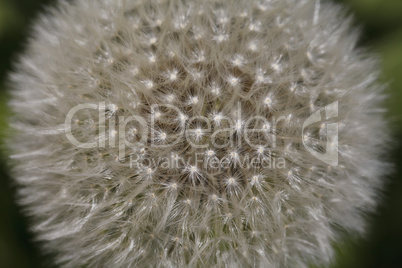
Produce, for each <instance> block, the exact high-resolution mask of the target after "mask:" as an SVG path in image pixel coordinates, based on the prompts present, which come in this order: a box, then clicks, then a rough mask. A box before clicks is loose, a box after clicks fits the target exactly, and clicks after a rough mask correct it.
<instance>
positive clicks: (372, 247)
mask: <svg viewBox="0 0 402 268" xmlns="http://www.w3.org/2000/svg"><path fill="white" fill-rule="evenodd" d="M337 2H342V3H343V4H344V5H345V6H346V7H347V8H348V11H349V12H350V13H351V14H354V17H355V24H356V26H358V27H361V28H362V33H363V34H362V36H361V39H360V40H361V41H360V45H361V46H365V47H367V48H369V50H370V51H372V52H375V53H377V54H378V55H379V56H380V57H381V58H382V63H383V73H382V78H381V79H382V81H384V82H386V83H388V84H389V87H388V89H387V93H388V95H389V98H388V101H387V103H386V105H387V108H388V110H389V112H388V118H389V122H390V125H391V127H392V131H393V136H394V137H395V141H396V143H395V145H394V146H393V151H392V152H391V154H390V159H391V161H392V162H393V163H395V167H396V168H395V171H394V172H393V174H392V175H391V176H389V178H388V180H389V181H388V184H387V187H386V189H385V193H384V199H383V202H382V204H381V205H380V208H379V210H378V213H377V214H375V215H373V216H372V225H371V228H370V229H369V232H368V236H367V237H366V238H361V239H354V238H350V239H347V240H346V241H345V243H343V244H341V245H337V246H336V248H337V257H336V263H335V264H334V265H333V267H334V268H335V267H339V268H340V267H342V268H349V267H350V268H351V267H356V268H360V267H361V268H370V267H373V268H397V267H402V0H338V1H337ZM52 3H54V1H52V0H0V140H2V138H3V137H4V129H5V126H6V123H5V121H6V120H5V118H6V116H7V108H6V101H7V94H6V84H5V78H6V75H7V73H8V72H9V71H10V70H11V64H10V63H11V62H12V61H13V60H15V56H16V54H18V52H20V51H22V50H23V48H24V44H25V43H26V41H27V37H28V36H29V25H32V20H33V19H34V18H35V16H36V15H37V14H38V12H41V10H43V7H45V6H46V5H49V4H52ZM0 146H1V143H0ZM1 147H2V146H1ZM4 155H5V154H4V153H3V154H1V156H0V158H1V159H0V268H9V267H10V268H14V267H16V268H19V267H21V268H24V267H50V266H49V265H50V264H49V263H50V259H51V256H44V255H42V254H41V253H40V251H39V249H38V245H37V244H35V243H33V242H32V236H31V234H30V233H29V231H28V228H27V219H26V218H25V217H24V216H23V215H22V214H21V211H20V209H19V208H18V206H17V205H16V204H15V201H14V198H13V195H14V193H15V189H14V187H13V185H12V180H11V179H10V178H9V176H8V174H7V167H6V164H5V156H4Z"/></svg>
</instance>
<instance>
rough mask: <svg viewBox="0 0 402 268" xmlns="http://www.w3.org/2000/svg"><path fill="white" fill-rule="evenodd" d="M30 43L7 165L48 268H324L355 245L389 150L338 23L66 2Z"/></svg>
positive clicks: (338, 17) (327, 15)
mask: <svg viewBox="0 0 402 268" xmlns="http://www.w3.org/2000/svg"><path fill="white" fill-rule="evenodd" d="M32 36H33V37H32V38H31V40H30V41H29V44H28V46H27V49H26V52H25V53H24V54H23V55H22V56H21V58H20V60H19V63H18V64H16V71H15V72H14V73H13V75H12V83H13V86H14V91H13V92H12V93H13V98H12V100H11V101H10V104H11V106H12V108H13V111H14V112H15V117H14V118H13V119H12V126H13V127H14V129H15V130H16V133H15V135H14V137H13V139H12V141H11V142H10V147H11V149H12V150H13V152H14V154H13V155H12V156H11V157H12V158H13V159H14V160H13V161H14V165H15V168H14V173H15V178H16V181H17V182H18V184H19V187H20V188H19V200H20V202H21V204H23V206H24V208H26V211H27V213H28V214H29V215H30V216H31V217H32V228H33V231H34V232H35V234H36V238H37V239H38V240H40V241H42V242H43V248H44V250H46V251H48V252H52V253H55V254H56V261H57V263H58V264H60V265H62V266H66V267H78V266H84V267H134V266H136V267H137V266H138V267H148V266H149V267H186V266H190V267H306V266H307V265H308V263H310V262H312V263H316V264H319V265H326V264H328V263H329V262H330V261H331V257H332V254H333V250H332V248H331V243H332V242H334V241H336V239H337V238H338V237H339V233H338V232H339V230H347V231H350V232H352V233H353V232H355V233H361V232H362V231H363V230H364V225H365V224H364V219H363V216H364V213H365V212H367V211H370V210H372V209H373V208H374V206H375V203H376V199H377V198H376V195H377V190H378V189H379V188H380V187H381V185H382V180H381V176H382V175H383V174H384V173H385V171H386V165H385V164H384V161H383V160H382V159H381V156H382V154H383V152H384V147H385V146H384V145H385V144H386V141H387V137H388V136H387V130H386V124H385V123H384V120H383V111H382V109H381V108H380V107H381V106H380V105H381V101H382V99H383V97H382V95H381V86H379V85H378V84H377V83H376V79H377V75H378V71H377V66H376V65H377V64H376V61H375V60H374V59H373V58H372V57H371V56H368V55H366V54H365V53H364V52H363V51H361V50H359V49H356V47H355V45H356V39H357V33H356V31H353V30H351V28H350V19H346V18H345V16H344V14H343V12H342V10H341V9H340V8H339V7H338V6H335V5H334V4H331V3H327V2H325V3H322V2H321V1H319V0H318V1H315V0H281V1H279V0H252V1H250V0H241V1H234V0H233V1H231V0H230V1H224V0H208V1H202V0H196V1H185V0H172V1H167V0H97V1H95V0H81V1H71V2H67V1H62V2H60V3H59V5H58V6H57V8H55V9H53V10H51V11H50V12H49V13H48V14H45V15H42V16H41V17H40V19H39V21H38V22H37V24H36V25H35V28H34V33H33V34H32ZM337 230H338V231H337Z"/></svg>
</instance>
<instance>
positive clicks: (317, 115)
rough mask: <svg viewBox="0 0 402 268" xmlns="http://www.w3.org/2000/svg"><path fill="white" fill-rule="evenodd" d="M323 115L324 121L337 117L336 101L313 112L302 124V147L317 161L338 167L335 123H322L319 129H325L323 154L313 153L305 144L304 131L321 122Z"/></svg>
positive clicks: (336, 127)
mask: <svg viewBox="0 0 402 268" xmlns="http://www.w3.org/2000/svg"><path fill="white" fill-rule="evenodd" d="M322 112H324V113H325V117H324V119H326V120H329V119H331V118H336V117H338V101H335V102H333V103H331V104H329V105H327V106H325V107H324V108H321V109H319V110H318V111H316V112H314V113H313V114H312V115H311V116H309V117H308V118H307V119H306V121H304V123H303V129H302V135H303V145H304V147H305V148H306V150H307V151H308V152H309V153H310V154H312V155H313V156H314V157H316V158H317V159H319V160H321V161H323V162H324V163H327V164H328V165H330V166H333V167H335V166H337V165H338V124H337V123H322V124H321V128H322V129H324V128H326V139H327V142H326V146H325V152H324V153H320V152H317V151H315V150H314V149H313V148H311V147H310V146H309V145H308V144H307V143H306V138H305V136H304V130H305V128H307V127H308V126H310V125H312V124H314V123H317V122H320V121H323V119H322V117H321V113H322Z"/></svg>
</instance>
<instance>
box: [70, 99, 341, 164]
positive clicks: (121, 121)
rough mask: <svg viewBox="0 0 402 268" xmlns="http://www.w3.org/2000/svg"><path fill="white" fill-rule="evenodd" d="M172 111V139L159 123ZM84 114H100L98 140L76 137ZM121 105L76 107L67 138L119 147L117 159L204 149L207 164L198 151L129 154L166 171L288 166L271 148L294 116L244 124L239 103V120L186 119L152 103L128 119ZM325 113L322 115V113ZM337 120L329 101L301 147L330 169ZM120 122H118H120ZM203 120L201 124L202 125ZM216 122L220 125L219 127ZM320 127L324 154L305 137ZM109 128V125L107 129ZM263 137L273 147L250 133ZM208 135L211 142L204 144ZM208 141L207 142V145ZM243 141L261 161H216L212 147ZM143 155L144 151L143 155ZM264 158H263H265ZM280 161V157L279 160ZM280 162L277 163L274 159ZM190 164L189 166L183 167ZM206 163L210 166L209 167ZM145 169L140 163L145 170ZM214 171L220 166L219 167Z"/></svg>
mask: <svg viewBox="0 0 402 268" xmlns="http://www.w3.org/2000/svg"><path fill="white" fill-rule="evenodd" d="M162 108H164V109H170V110H172V111H174V112H175V114H176V117H177V118H176V119H170V120H171V121H172V122H173V123H177V124H178V125H179V126H180V127H177V128H176V132H175V134H174V135H173V137H171V136H172V135H169V134H168V133H166V132H164V131H161V130H158V129H157V124H156V122H157V120H158V118H159V117H160V116H161V112H160V111H161V110H162ZM84 110H94V111H97V116H98V117H99V121H98V122H99V124H98V125H97V131H96V132H97V138H96V139H95V140H93V141H87V142H82V141H79V140H78V139H77V138H76V137H75V136H74V134H73V127H72V126H73V125H74V124H75V123H76V120H74V119H73V118H74V116H76V114H78V113H79V112H82V111H84ZM116 110H117V106H116V105H115V104H106V103H105V102H100V103H99V104H94V103H83V104H79V105H77V106H75V107H74V108H72V109H71V110H70V111H69V112H68V114H67V116H66V119H65V133H66V137H67V139H68V140H69V141H70V142H71V144H73V145H74V146H76V147H80V148H87V149H91V148H106V147H107V146H108V147H109V148H117V149H118V159H119V160H122V159H127V155H126V151H127V149H129V148H141V146H144V145H147V146H150V147H151V148H157V149H169V148H173V147H174V146H175V145H178V144H179V143H181V142H183V140H184V141H185V142H186V143H187V144H188V145H189V146H191V147H192V148H194V149H203V150H204V151H205V153H204V156H205V157H204V158H203V160H202V161H201V160H199V159H200V158H199V157H198V158H197V156H199V155H200V153H195V154H194V159H185V160H184V159H181V158H180V157H179V156H178V155H175V154H173V153H172V155H171V157H169V158H166V157H163V158H161V159H158V160H156V159H146V158H145V157H144V156H141V154H135V153H133V154H130V155H129V158H130V167H132V165H133V163H136V162H138V163H139V162H140V161H139V160H141V162H142V163H144V162H147V163H149V165H150V164H153V166H157V165H160V166H162V167H164V166H166V168H172V167H174V166H175V165H176V166H177V165H180V164H181V165H182V166H186V165H187V166H191V165H190V164H189V162H192V163H198V162H203V164H202V165H203V166H204V168H205V169H208V168H211V167H214V166H217V165H218V164H219V166H220V167H223V168H225V167H226V166H228V165H229V163H235V165H240V166H241V167H242V168H245V167H246V168H271V167H272V165H274V166H275V167H276V168H283V167H284V166H285V160H284V159H275V158H273V156H272V155H273V154H272V152H271V150H273V149H275V148H276V146H277V142H276V133H277V131H276V130H277V125H278V124H279V123H280V122H281V123H285V124H289V123H290V117H289V116H288V117H286V116H280V117H278V118H275V117H272V118H270V120H268V119H267V118H265V117H262V116H252V117H247V120H243V119H242V117H241V105H240V103H239V104H238V115H237V118H233V117H228V116H225V115H222V114H220V113H219V114H215V115H212V118H211V117H205V116H201V115H200V116H194V117H191V118H188V117H187V116H186V115H184V114H182V113H181V111H180V109H178V108H177V107H175V106H173V105H170V104H163V105H152V106H151V113H150V116H149V117H142V116H139V115H130V116H128V117H125V116H118V115H117V114H116V113H115V112H116ZM322 113H324V114H325V115H324V116H323V117H322V116H321V114H322ZM337 116H338V102H334V103H331V104H329V105H327V106H325V107H324V108H321V109H319V110H317V111H315V112H314V113H313V114H311V115H310V116H309V117H308V118H307V119H306V120H305V121H304V123H303V125H302V129H301V135H302V139H301V140H302V144H303V146H304V148H305V149H306V150H307V151H308V152H309V153H310V154H311V155H312V156H314V157H315V158H316V159H318V160H320V161H322V162H324V163H326V164H328V165H330V166H337V165H338V124H337V123H324V121H328V120H330V119H333V118H336V117H337ZM116 119H117V120H116ZM222 121H226V122H227V124H226V125H225V127H222V128H220V127H219V126H220V124H219V123H220V122H222ZM257 121H259V122H262V124H261V126H262V127H261V128H255V127H252V126H253V123H254V122H257ZM194 122H197V124H198V126H199V127H196V128H192V127H191V126H194V125H197V124H194ZM200 122H201V123H200ZM217 122H218V124H217ZM318 122H323V123H321V127H320V128H321V131H324V132H325V137H326V145H325V151H324V152H322V151H318V150H316V148H314V146H311V145H310V144H309V143H308V142H307V141H308V140H309V138H308V135H306V134H305V129H307V128H308V127H309V126H311V125H313V124H316V123H318ZM132 123H135V128H133V127H132V128H131V129H129V130H128V131H127V126H128V125H129V124H132ZM213 124H215V126H218V128H217V129H215V130H214V131H212V129H213V127H212V125H213ZM107 126H108V127H107ZM222 133H228V137H229V138H228V139H227V141H226V142H223V143H219V142H218V139H217V137H218V136H219V134H222ZM256 133H261V134H262V136H265V137H266V138H268V139H269V143H268V142H267V144H265V145H262V144H253V142H252V141H251V140H250V138H249V137H250V135H253V134H256ZM130 135H131V136H133V135H135V136H136V137H137V139H136V142H135V143H132V142H131V141H129V140H128V139H127V137H128V136H130ZM205 137H208V138H209V139H208V140H207V141H205V139H204V138H205ZM203 141H204V142H203ZM243 142H245V143H246V144H247V145H248V146H249V147H252V148H255V150H256V152H257V157H254V156H253V155H249V154H245V155H242V159H243V160H240V157H239V156H238V155H233V154H237V153H234V152H232V153H229V154H228V155H225V156H223V157H221V158H218V157H217V156H216V155H215V153H214V151H213V150H211V149H209V150H208V148H210V147H211V145H212V147H213V148H215V149H222V148H225V147H226V148H227V147H238V148H241V147H242V143H243ZM142 154H144V153H142ZM261 155H264V157H261ZM277 158H278V157H277ZM275 160H276V161H275ZM185 162H186V163H185ZM207 165H209V166H208V167H207ZM144 166H146V165H144V164H142V167H144ZM215 168H216V167H215Z"/></svg>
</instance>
